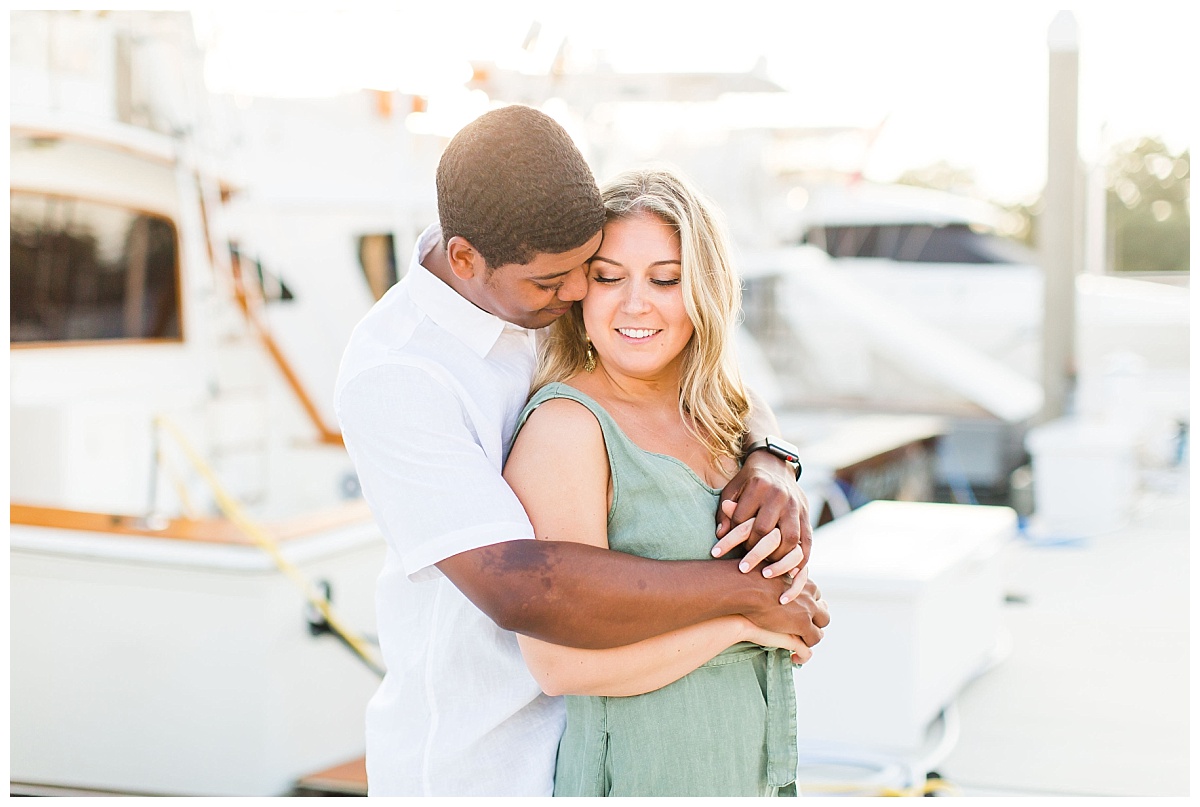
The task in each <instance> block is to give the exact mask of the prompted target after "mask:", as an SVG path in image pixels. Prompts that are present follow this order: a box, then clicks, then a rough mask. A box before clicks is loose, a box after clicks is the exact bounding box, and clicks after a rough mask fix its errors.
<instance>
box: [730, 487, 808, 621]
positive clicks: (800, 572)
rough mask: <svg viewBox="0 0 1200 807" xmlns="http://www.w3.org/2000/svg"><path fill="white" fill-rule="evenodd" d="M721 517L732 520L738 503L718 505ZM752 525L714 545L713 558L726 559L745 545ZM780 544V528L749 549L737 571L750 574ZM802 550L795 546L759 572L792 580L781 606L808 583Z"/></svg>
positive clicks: (743, 525) (742, 526)
mask: <svg viewBox="0 0 1200 807" xmlns="http://www.w3.org/2000/svg"><path fill="white" fill-rule="evenodd" d="M720 509H721V513H722V514H723V515H725V516H727V517H730V518H732V517H733V514H734V511H735V510H736V509H737V503H736V502H732V501H723V502H721V508H720ZM754 521H755V519H753V518H751V519H749V520H748V521H743V522H742V523H741V524H738V525H737V526H736V527H734V528H733V530H732V531H730V532H729V533H728V534H727V535H726V536H725V537H724V538H722V539H721V540H720V541H717V543H716V545H715V546H714V547H713V549H712V555H713V557H714V558H721V557H725V556H726V555H728V554H729V551H730V550H731V549H733V548H734V547H736V546H738V545H740V544H742V543H745V542H746V540H747V539H748V538H749V537H750V536H751V535H752V534H753V531H754ZM781 544H782V537H781V533H780V531H779V528H778V527H776V528H775V529H773V530H771V531H770V532H768V533H767V534H766V535H764V536H763V537H762V538H761V539H759V541H758V543H756V544H755V545H754V546H753V547H751V549H750V551H748V552H747V553H746V556H745V557H744V558H742V560H741V562H740V563H738V569H740V570H741V571H742V572H743V573H745V572H748V571H750V570H751V569H753V568H754V567H755V566H757V565H758V564H759V563H760V562H762V561H763V560H765V559H767V558H768V557H769V556H770V555H771V553H772V552H776V551H777V550H778V549H779V547H780V545H781ZM804 561H805V556H804V547H802V546H796V547H795V548H793V549H792V550H791V551H789V552H787V553H786V554H785V555H784V556H783V557H782V559H780V560H777V561H775V562H774V563H772V564H771V565H770V566H767V567H766V568H764V569H763V570H762V575H763V577H779V576H780V575H788V576H790V577H791V578H792V579H793V582H792V585H791V586H789V587H788V590H787V591H786V592H785V593H784V595H783V599H781V600H780V602H781V603H786V602H788V600H791V599H793V598H794V597H795V596H796V595H797V594H798V593H799V592H800V590H801V589H802V588H804V584H805V583H806V582H807V581H808V565H807V564H806V563H805V562H804Z"/></svg>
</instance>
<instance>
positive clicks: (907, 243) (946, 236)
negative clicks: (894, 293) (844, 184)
mask: <svg viewBox="0 0 1200 807" xmlns="http://www.w3.org/2000/svg"><path fill="white" fill-rule="evenodd" d="M804 241H805V243H809V244H815V245H817V246H820V247H821V248H822V249H824V250H825V251H826V252H828V253H829V254H830V256H832V257H834V258H885V259H888V260H893V261H905V262H914V263H1033V256H1032V255H1030V254H1028V251H1027V250H1025V249H1024V248H1023V247H1022V246H1021V245H1020V244H1018V243H1016V242H1013V241H1011V240H1010V239H1005V238H1002V237H1000V236H998V235H994V234H992V233H980V232H976V231H975V230H972V229H971V228H970V227H969V226H968V225H966V224H948V225H945V226H938V227H935V226H933V225H930V224H888V225H861V226H860V225H855V226H837V227H824V228H820V229H815V230H812V231H810V232H809V233H808V234H807V235H806V236H805V238H804Z"/></svg>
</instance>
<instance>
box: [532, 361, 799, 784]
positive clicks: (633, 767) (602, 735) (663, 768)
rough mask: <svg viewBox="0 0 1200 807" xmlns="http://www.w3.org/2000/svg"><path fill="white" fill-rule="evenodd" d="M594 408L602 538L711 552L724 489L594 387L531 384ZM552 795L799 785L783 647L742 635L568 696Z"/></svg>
mask: <svg viewBox="0 0 1200 807" xmlns="http://www.w3.org/2000/svg"><path fill="white" fill-rule="evenodd" d="M552 398H568V399H570V400H573V401H577V402H579V403H581V404H583V405H584V406H586V407H587V408H588V409H590V410H591V411H592V413H593V414H594V415H595V416H596V419H597V420H598V421H599V423H600V428H601V430H602V432H603V434H604V444H605V449H606V451H607V452H608V462H609V467H610V469H611V472H612V486H613V502H612V507H611V508H610V509H609V512H608V544H609V547H610V548H612V549H615V550H618V551H620V552H627V553H629V554H633V555H641V556H642V557H647V558H655V559H659V560H699V559H708V558H711V555H710V551H711V550H712V546H713V544H714V543H715V542H716V537H715V535H714V529H715V524H716V522H715V514H716V508H717V504H718V500H719V496H720V490H719V489H717V488H712V487H709V486H708V485H707V484H705V483H704V481H703V480H702V479H700V477H698V476H697V475H696V474H695V472H694V471H692V469H691V468H689V467H688V466H687V464H686V463H684V462H682V461H680V460H678V459H676V458H674V457H670V456H667V455H665V454H655V453H652V452H649V451H644V450H643V449H641V448H638V447H637V445H635V444H634V443H633V441H631V440H630V439H629V438H628V437H626V436H625V434H624V432H622V431H621V429H620V427H619V426H617V424H616V422H615V421H614V420H613V419H612V417H611V416H610V415H609V414H608V413H607V412H606V411H605V410H604V409H603V408H602V407H601V406H600V405H599V404H598V403H596V401H594V400H593V399H591V398H589V397H588V396H587V395H584V394H583V393H582V392H580V391H578V390H576V389H575V388H574V387H570V386H567V385H566V384H561V383H556V384H548V385H546V386H545V387H543V388H542V389H540V390H538V391H537V392H536V393H535V394H534V396H533V397H532V398H531V399H530V401H529V403H528V405H527V406H526V407H525V411H524V412H522V414H521V417H520V420H519V421H518V423H517V428H518V429H520V427H521V426H523V425H524V423H525V421H526V419H527V418H528V417H529V413H530V412H532V411H533V410H534V409H535V408H537V407H538V406H539V405H540V404H542V403H545V402H546V401H548V400H550V399H552ZM566 705H567V727H566V731H565V732H564V734H563V738H562V741H561V742H560V743H559V747H558V764H557V769H556V771H555V778H554V795H555V796H775V795H779V796H785V795H786V796H794V795H796V786H795V779H796V762H797V757H796V696H795V691H794V689H793V687H792V665H791V658H790V656H789V654H788V652H787V651H786V650H780V649H777V648H773V649H766V648H763V647H760V646H758V645H756V644H750V643H748V642H743V643H741V644H738V645H735V646H733V647H731V648H729V649H727V650H725V651H723V652H722V653H720V654H719V655H718V656H717V657H716V658H714V659H712V660H711V661H709V662H707V663H706V664H704V665H703V666H701V667H700V668H698V669H696V670H694V671H693V672H691V673H689V674H688V675H686V676H684V677H683V678H681V679H679V680H678V681H675V682H674V683H672V684H668V685H667V686H665V687H662V688H661V689H658V690H655V691H654V692H648V693H646V694H644V695H637V696H634V697H623V698H619V697H594V696H574V695H571V696H567V697H566Z"/></svg>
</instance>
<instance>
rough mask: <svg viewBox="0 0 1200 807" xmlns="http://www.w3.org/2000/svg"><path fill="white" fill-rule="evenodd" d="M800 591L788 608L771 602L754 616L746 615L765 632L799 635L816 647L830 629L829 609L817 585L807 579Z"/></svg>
mask: <svg viewBox="0 0 1200 807" xmlns="http://www.w3.org/2000/svg"><path fill="white" fill-rule="evenodd" d="M801 575H802V576H803V577H805V578H806V579H805V582H804V585H803V586H802V587H801V589H800V592H799V593H798V594H797V595H796V596H795V597H794V598H792V599H791V600H789V601H788V603H787V604H786V605H779V604H777V603H768V604H766V605H765V606H764V607H762V608H760V609H757V610H755V611H754V612H753V613H746V614H744V616H745V617H746V618H747V619H749V620H750V621H751V622H753V623H754V624H755V625H758V626H759V627H760V628H763V629H765V630H769V631H774V632H775V633H784V634H790V635H792V636H799V637H800V639H801V640H802V641H803V642H804V644H806V645H808V646H809V647H813V646H814V645H816V644H817V642H819V641H821V638H822V637H823V636H824V635H825V631H824V629H825V628H827V627H828V626H829V607H828V606H827V605H826V604H825V601H824V600H822V599H821V590H820V589H818V588H817V584H816V583H814V582H813V581H811V580H808V579H807V576H808V575H807V573H806V572H802V573H801Z"/></svg>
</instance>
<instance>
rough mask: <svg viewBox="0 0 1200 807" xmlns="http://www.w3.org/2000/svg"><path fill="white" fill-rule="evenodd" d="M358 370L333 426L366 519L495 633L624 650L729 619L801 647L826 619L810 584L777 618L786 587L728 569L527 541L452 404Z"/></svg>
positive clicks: (401, 371) (511, 500)
mask: <svg viewBox="0 0 1200 807" xmlns="http://www.w3.org/2000/svg"><path fill="white" fill-rule="evenodd" d="M368 372H369V373H370V377H369V378H367V377H365V375H366V374H364V377H360V378H359V379H356V380H354V381H352V382H350V384H349V385H348V386H347V388H346V391H345V392H344V393H343V395H342V399H341V402H340V405H339V420H340V421H341V425H342V429H343V434H344V436H345V438H346V444H347V447H348V448H349V449H350V450H351V454H352V456H353V458H354V463H355V467H356V469H357V471H358V474H359V479H360V481H361V482H362V486H363V492H364V494H365V495H366V497H367V500H368V501H369V502H370V504H371V508H372V511H373V513H374V515H375V518H376V521H377V522H378V523H379V525H380V528H381V529H382V530H383V532H384V533H385V537H387V538H388V540H389V543H390V544H391V545H392V547H393V549H394V551H396V552H397V553H398V554H399V555H400V557H401V558H402V561H403V563H404V564H405V567H406V568H407V569H408V570H409V574H410V575H411V576H413V577H414V578H415V579H420V578H421V577H426V576H430V575H436V573H437V571H438V570H440V571H441V572H442V573H443V574H445V575H446V576H447V577H449V578H450V580H451V581H452V582H453V583H454V584H455V585H456V586H457V587H458V588H459V590H461V591H462V592H463V594H464V595H466V596H467V597H468V598H469V599H470V600H471V602H473V603H474V604H475V606H476V607H478V608H479V609H480V610H481V611H483V612H484V613H485V614H487V615H488V616H489V617H490V618H491V619H492V620H494V621H495V622H496V623H497V624H498V625H500V626H501V627H503V628H506V629H508V630H512V631H515V632H518V633H524V634H528V635H530V636H533V637H535V638H539V639H543V640H545V641H548V642H553V643H555V644H563V645H568V646H574V647H590V648H601V647H617V646H620V645H626V644H632V643H634V642H637V641H641V640H642V639H646V638H649V637H651V636H656V635H658V634H661V633H666V632H668V631H671V630H675V629H677V628H680V627H683V626H686V625H691V624H694V623H696V622H700V621H702V620H705V619H710V618H713V617H718V616H726V615H730V614H743V615H744V616H746V617H747V618H748V619H750V620H751V621H752V622H754V623H755V624H757V625H759V626H761V627H762V628H764V629H767V630H773V631H775V632H777V633H785V634H792V635H797V636H800V637H801V639H803V640H804V642H805V644H807V645H809V646H812V645H814V644H816V643H817V642H818V641H819V640H820V638H821V628H822V627H824V626H825V625H827V624H828V612H827V611H826V610H825V607H824V604H823V603H819V602H818V600H819V598H820V595H819V592H817V590H816V588H815V586H814V587H811V589H810V590H808V591H807V592H805V594H804V595H803V596H801V597H797V598H796V600H795V601H794V602H789V603H788V604H787V605H786V606H783V605H780V604H779V598H780V596H781V595H782V594H783V593H784V592H785V591H786V589H787V585H786V578H784V579H764V578H762V577H761V575H741V574H740V573H739V572H738V570H737V565H736V564H735V563H732V562H713V561H671V562H668V561H655V560H648V559H645V558H639V557H635V556H632V555H627V554H623V553H619V552H613V551H611V550H607V549H599V548H597V547H594V546H584V545H581V544H571V543H565V542H551V541H536V540H532V539H533V537H534V535H533V531H532V528H531V527H530V525H529V522H528V519H527V517H526V515H525V512H524V510H523V508H522V507H521V503H520V502H519V501H518V500H517V497H516V495H515V494H514V493H513V492H512V489H511V488H510V487H509V486H508V484H507V483H506V482H505V481H504V479H503V478H502V477H501V475H500V472H499V471H498V470H497V469H496V468H495V466H494V465H493V464H492V463H491V461H490V460H489V459H488V458H487V456H486V455H485V454H484V452H483V449H482V448H480V446H479V445H478V444H477V443H476V441H475V438H474V436H473V435H472V433H471V431H470V429H469V428H468V426H467V425H466V423H465V422H464V420H463V414H462V411H461V404H460V403H459V402H458V400H457V399H456V398H455V397H454V396H453V395H452V394H451V393H450V392H449V391H448V390H447V389H446V388H444V387H442V386H441V385H440V384H438V383H437V382H434V381H433V380H432V379H431V378H430V377H429V376H428V375H427V374H425V373H423V372H422V371H420V370H415V369H412V368H394V367H391V368H380V369H376V370H372V371H368ZM484 501H487V502H489V504H488V505H487V506H486V508H484V506H483V505H482V504H481V502H484ZM485 509H486V512H482V513H481V510H485ZM499 535H505V536H511V538H513V539H517V540H509V539H507V538H504V537H497V536H499ZM481 536H482V537H481ZM481 544H482V545H481ZM460 545H461V549H459V551H457V552H455V551H454V549H455V547H458V546H460ZM448 548H449V549H448ZM434 564H436V569H433V568H432V566H433V565H434Z"/></svg>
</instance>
